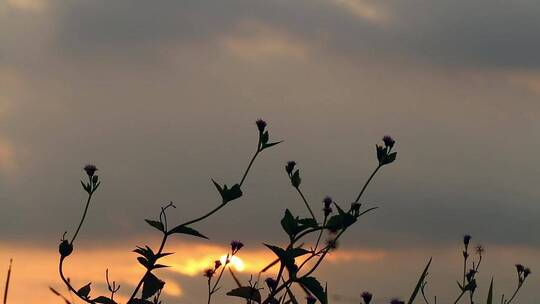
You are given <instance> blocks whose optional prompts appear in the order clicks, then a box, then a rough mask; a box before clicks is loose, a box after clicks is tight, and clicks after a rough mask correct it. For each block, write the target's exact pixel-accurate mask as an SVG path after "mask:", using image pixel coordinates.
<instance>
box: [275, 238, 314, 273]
mask: <svg viewBox="0 0 540 304" xmlns="http://www.w3.org/2000/svg"><path fill="white" fill-rule="evenodd" d="M264 245H265V246H266V247H268V249H270V250H272V252H273V253H274V254H275V255H276V256H277V257H278V259H279V261H280V262H281V264H282V265H283V266H285V267H286V268H287V270H288V271H289V274H290V275H291V276H292V277H294V276H296V272H297V271H298V266H296V264H295V261H294V259H295V258H297V257H299V256H303V255H306V254H308V253H310V251H308V250H306V249H303V248H300V247H297V248H288V249H287V250H285V249H283V248H280V247H277V246H274V245H269V244H264Z"/></svg>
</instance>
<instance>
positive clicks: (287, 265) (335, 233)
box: [6, 119, 531, 304]
mask: <svg viewBox="0 0 540 304" xmlns="http://www.w3.org/2000/svg"><path fill="white" fill-rule="evenodd" d="M256 126H257V130H258V142H257V149H256V151H255V153H254V155H253V157H252V158H251V160H250V161H249V163H248V166H247V168H246V170H245V171H244V174H243V176H242V178H241V179H240V181H239V182H237V183H230V184H229V185H231V184H232V186H228V185H227V184H225V183H223V184H221V183H218V182H217V181H215V180H214V179H211V181H212V183H213V184H214V186H215V188H216V189H217V191H218V193H219V195H220V199H221V202H220V203H219V205H217V206H216V207H214V208H213V209H212V210H210V211H209V212H208V213H206V214H204V215H202V216H200V217H198V218H195V219H193V220H189V221H186V222H184V223H182V224H179V225H172V226H171V227H169V222H168V218H167V213H168V212H169V211H170V209H171V208H176V207H175V205H174V204H173V203H172V202H170V203H168V204H166V205H165V206H163V207H161V210H160V212H159V216H158V218H156V219H145V221H146V223H147V224H148V225H150V226H151V227H152V228H154V229H156V230H157V231H158V232H159V233H160V234H161V236H162V239H161V243H160V245H159V247H158V248H157V249H155V248H154V249H153V248H151V247H149V246H147V245H144V246H137V247H136V249H134V250H133V251H134V252H135V253H137V254H138V255H139V256H138V257H137V260H138V262H139V263H140V264H141V265H142V267H144V269H145V273H144V274H143V276H142V277H141V278H140V280H139V282H138V283H137V285H136V287H135V288H134V290H133V292H132V293H131V296H130V297H129V299H128V301H127V304H160V303H162V301H161V299H160V295H161V292H162V290H163V288H164V286H165V284H166V283H165V281H163V280H162V279H160V278H159V277H157V276H156V274H155V273H154V270H156V269H159V268H164V267H168V266H167V265H164V264H160V263H158V262H159V260H160V259H161V258H163V257H165V256H168V255H171V254H172V253H170V252H165V247H166V244H167V241H168V240H169V237H170V236H172V235H177V234H183V235H187V236H191V237H198V238H203V239H208V237H206V236H205V235H204V234H203V233H201V232H199V231H198V230H196V229H195V228H193V225H194V224H196V223H198V222H201V221H203V220H205V219H207V218H208V217H210V216H212V215H214V214H215V213H217V212H218V211H219V210H221V209H222V208H224V207H225V206H227V205H228V204H229V203H230V202H231V201H233V200H236V199H239V198H241V197H242V195H243V192H242V185H243V183H244V181H245V179H246V177H247V175H248V173H249V171H250V169H251V168H252V165H253V163H254V161H255V160H256V158H257V157H258V156H259V154H260V153H261V152H262V151H264V150H266V149H268V148H270V147H272V146H275V145H277V144H279V143H281V141H274V142H270V141H269V132H268V130H267V129H266V127H267V123H266V122H265V121H263V120H261V119H259V120H257V121H256ZM382 141H383V145H376V146H375V148H376V149H375V152H376V153H375V155H376V158H377V163H376V166H375V169H374V170H373V172H372V173H371V175H370V176H369V177H368V179H367V180H366V182H365V183H364V184H363V186H362V188H361V189H360V191H359V193H358V195H357V196H356V198H355V200H354V201H352V203H350V205H349V206H347V207H345V205H344V204H340V203H338V202H337V201H335V200H333V199H332V198H331V197H329V196H327V197H325V198H324V199H323V200H322V204H321V206H320V210H321V211H322V212H321V213H322V214H316V213H315V212H313V209H312V208H311V206H312V205H311V204H310V203H309V202H308V200H307V199H306V196H305V195H304V193H303V191H302V187H301V186H302V176H301V174H300V169H299V168H298V164H297V163H296V162H295V161H289V162H287V163H286V165H285V172H286V174H287V177H288V178H289V180H290V183H291V186H292V187H293V189H294V191H296V193H297V194H298V196H299V198H300V200H301V201H302V203H303V204H304V206H305V207H306V209H307V212H308V213H309V215H308V216H304V215H300V214H298V215H295V214H293V213H292V212H291V211H290V210H289V209H286V210H285V212H284V215H283V217H282V219H281V221H280V224H281V228H282V230H283V232H284V233H285V235H286V237H287V241H288V244H287V245H286V246H284V247H280V246H276V245H272V244H264V245H265V246H266V247H267V248H268V249H269V250H270V251H271V252H272V253H273V254H274V255H275V260H274V261H273V262H271V263H270V264H268V265H267V266H266V267H264V268H263V269H262V270H261V271H260V272H259V274H258V276H257V278H256V279H254V278H253V276H252V277H251V278H250V280H249V281H248V282H247V283H242V282H241V281H240V280H239V279H238V277H237V276H236V275H235V273H234V271H233V270H232V269H231V268H230V267H229V266H230V263H231V259H232V258H233V257H234V256H235V255H237V254H238V253H239V252H240V250H241V249H242V248H243V246H244V244H243V243H242V242H240V241H232V242H231V249H230V252H229V253H228V254H227V255H226V257H225V260H224V261H223V262H222V261H221V260H216V261H215V262H214V263H213V264H212V265H211V266H210V267H208V268H207V269H205V270H204V272H203V275H204V277H205V278H206V281H207V282H206V283H207V288H208V298H207V303H208V304H209V303H211V302H212V297H213V295H214V294H215V293H216V292H217V291H218V290H220V285H219V284H220V282H221V280H222V279H223V275H224V273H225V271H226V270H228V271H229V273H230V275H231V277H232V279H233V280H234V282H235V283H236V285H237V287H236V288H234V289H232V290H230V291H229V292H227V293H226V295H228V296H231V297H236V298H242V299H243V301H245V302H247V303H248V304H249V303H259V304H280V303H286V304H296V303H299V300H298V299H299V298H301V299H305V302H306V303H308V304H315V303H317V302H319V303H321V304H327V303H328V302H329V301H328V288H327V285H326V283H324V282H323V281H321V280H320V279H318V278H317V277H316V276H315V272H316V270H317V268H318V267H319V266H320V265H321V264H322V263H323V261H324V259H325V258H326V257H327V256H328V254H329V253H330V252H332V251H333V250H336V249H337V248H338V245H339V240H340V238H341V237H342V235H343V234H344V233H345V232H346V231H348V230H349V229H350V228H351V227H352V226H353V225H355V224H356V223H358V221H359V220H360V218H361V217H362V216H364V215H366V214H367V213H369V212H371V211H373V210H375V209H376V208H377V207H374V206H372V207H368V206H364V204H363V203H362V202H361V201H360V200H361V199H362V196H363V194H364V193H365V191H366V189H367V187H368V185H369V184H370V182H371V181H372V180H373V178H374V176H375V175H376V174H377V173H378V172H379V171H380V169H381V168H382V167H385V166H387V165H389V164H391V163H393V162H394V161H395V160H396V158H397V152H395V151H393V148H394V146H395V143H396V142H395V140H394V139H393V138H391V137H390V136H384V137H383V138H382ZM84 171H85V172H86V177H87V180H86V181H81V185H82V187H83V189H84V191H85V192H86V193H87V194H88V197H87V200H86V205H85V208H84V211H83V214H82V217H81V220H80V222H79V224H78V226H77V229H76V230H75V233H74V234H73V236H72V238H71V240H68V239H66V234H67V233H64V236H63V237H62V240H61V242H60V245H59V253H60V261H59V272H60V277H61V279H62V280H63V282H64V283H65V285H66V286H67V288H68V291H69V292H70V293H72V294H74V295H75V296H76V297H78V298H79V299H80V300H82V301H84V302H86V303H90V304H96V303H103V304H115V303H117V302H116V301H115V299H114V295H115V293H116V292H118V290H119V289H120V285H117V284H116V282H115V281H112V283H111V282H110V280H109V272H108V270H107V271H106V282H107V286H108V290H109V292H110V295H98V296H94V295H93V294H92V288H91V287H92V285H91V283H88V284H86V285H84V286H82V287H79V288H75V287H74V286H73V285H72V284H71V282H70V280H69V279H68V278H67V277H66V276H65V274H64V267H63V266H64V263H65V261H66V259H67V258H68V257H69V256H70V255H71V254H72V253H73V252H74V249H75V247H74V242H75V240H76V239H77V236H78V234H79V231H80V229H81V227H82V225H83V223H84V222H85V219H86V215H87V212H88V209H89V206H90V203H91V200H92V198H93V196H94V194H95V192H96V190H97V189H98V187H99V186H100V181H99V177H98V176H97V175H96V172H97V171H98V168H97V167H96V166H94V165H87V166H85V167H84ZM323 237H324V238H323ZM310 240H311V241H310ZM322 240H324V241H322ZM470 241H471V236H469V235H465V236H464V238H463V244H464V250H463V258H464V262H463V274H462V278H461V282H459V281H458V282H457V285H458V287H459V295H458V297H457V299H456V300H455V303H458V302H459V300H460V299H461V298H462V297H463V296H465V295H468V297H469V299H470V302H471V304H474V303H475V302H474V296H475V291H476V288H477V279H476V274H477V273H478V270H479V267H480V265H481V262H482V256H483V253H484V248H483V247H482V246H477V247H476V248H475V252H476V255H477V257H478V258H477V261H473V262H472V266H471V263H470V258H471V257H470V253H469V244H470ZM306 244H311V245H310V246H309V247H308V246H306ZM431 263H432V259H429V262H428V263H427V265H426V266H425V267H424V269H423V271H422V273H421V274H420V276H419V279H418V281H417V283H416V285H415V286H414V289H413V291H412V293H411V295H410V296H409V300H408V302H407V303H408V304H412V303H414V301H415V299H416V298H417V296H418V295H419V294H421V295H422V298H423V300H424V302H425V303H426V304H432V303H431V302H430V301H429V300H428V297H427V295H426V286H427V278H428V276H429V267H430V265H431ZM274 266H276V267H279V271H278V272H277V275H276V276H275V277H266V278H265V279H264V283H265V284H266V286H263V284H261V283H260V280H261V276H262V275H264V274H265V273H266V271H267V270H269V269H270V268H272V267H274ZM468 267H470V268H468ZM516 270H517V273H518V284H517V287H516V289H515V291H514V292H513V294H512V295H511V296H510V298H508V299H506V298H505V297H504V296H503V298H502V299H501V303H502V304H510V303H512V301H513V300H514V298H515V297H516V294H517V293H518V291H519V290H520V288H521V287H522V286H523V284H524V282H525V280H526V278H527V277H528V276H529V275H530V273H531V271H530V270H529V268H526V267H524V266H522V265H519V264H518V265H516ZM6 286H7V285H6ZM293 287H294V288H293ZM6 290H7V287H6ZM296 290H302V291H303V292H304V293H305V296H303V297H298V296H297V295H296V294H295V291H296ZM51 291H52V292H54V293H55V294H56V295H58V296H60V297H62V299H63V300H64V301H65V303H67V304H70V301H68V300H67V299H66V298H65V297H63V296H62V295H61V294H60V293H59V292H58V291H56V290H55V289H52V288H51ZM360 298H361V302H360V303H364V304H370V303H371V302H372V299H373V298H374V296H373V295H372V294H371V293H370V292H367V291H365V292H363V293H362V294H361V295H360ZM492 299H493V280H492V281H491V284H490V288H489V293H488V295H487V302H488V304H490V303H492ZM390 303H392V304H399V303H403V304H404V303H405V302H404V301H401V300H399V299H393V300H392V301H391V302H390ZM436 303H437V298H436V297H434V301H433V304H436Z"/></svg>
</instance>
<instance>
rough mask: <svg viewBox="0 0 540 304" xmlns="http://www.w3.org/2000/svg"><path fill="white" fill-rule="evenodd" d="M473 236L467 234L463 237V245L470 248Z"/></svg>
mask: <svg viewBox="0 0 540 304" xmlns="http://www.w3.org/2000/svg"><path fill="white" fill-rule="evenodd" d="M471 238H472V237H471V236H470V235H468V234H465V235H464V236H463V244H465V246H469V243H470V242H471Z"/></svg>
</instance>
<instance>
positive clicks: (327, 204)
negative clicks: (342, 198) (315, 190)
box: [323, 196, 333, 216]
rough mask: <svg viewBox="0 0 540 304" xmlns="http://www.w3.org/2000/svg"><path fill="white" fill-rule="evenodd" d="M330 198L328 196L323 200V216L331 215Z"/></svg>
mask: <svg viewBox="0 0 540 304" xmlns="http://www.w3.org/2000/svg"><path fill="white" fill-rule="evenodd" d="M332 202H333V200H332V198H331V197H330V196H327V197H325V198H324V199H323V204H324V208H323V212H324V216H328V215H329V214H330V213H332V207H330V206H331V205H332Z"/></svg>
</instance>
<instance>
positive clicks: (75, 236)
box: [70, 192, 93, 245]
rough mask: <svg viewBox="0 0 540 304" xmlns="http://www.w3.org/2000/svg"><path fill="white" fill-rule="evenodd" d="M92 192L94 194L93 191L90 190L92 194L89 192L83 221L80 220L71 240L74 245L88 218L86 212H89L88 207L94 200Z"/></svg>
mask: <svg viewBox="0 0 540 304" xmlns="http://www.w3.org/2000/svg"><path fill="white" fill-rule="evenodd" d="M92 194H93V193H92V192H90V194H88V199H87V200H86V206H85V207H84V212H83V215H82V217H81V221H80V222H79V226H78V227H77V230H76V231H75V234H74V235H73V237H72V238H71V242H70V244H71V245H73V242H74V241H75V239H76V238H77V235H78V234H79V231H80V230H81V227H82V224H83V222H84V219H85V218H86V213H87V212H88V207H90V201H91V200H92Z"/></svg>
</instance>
